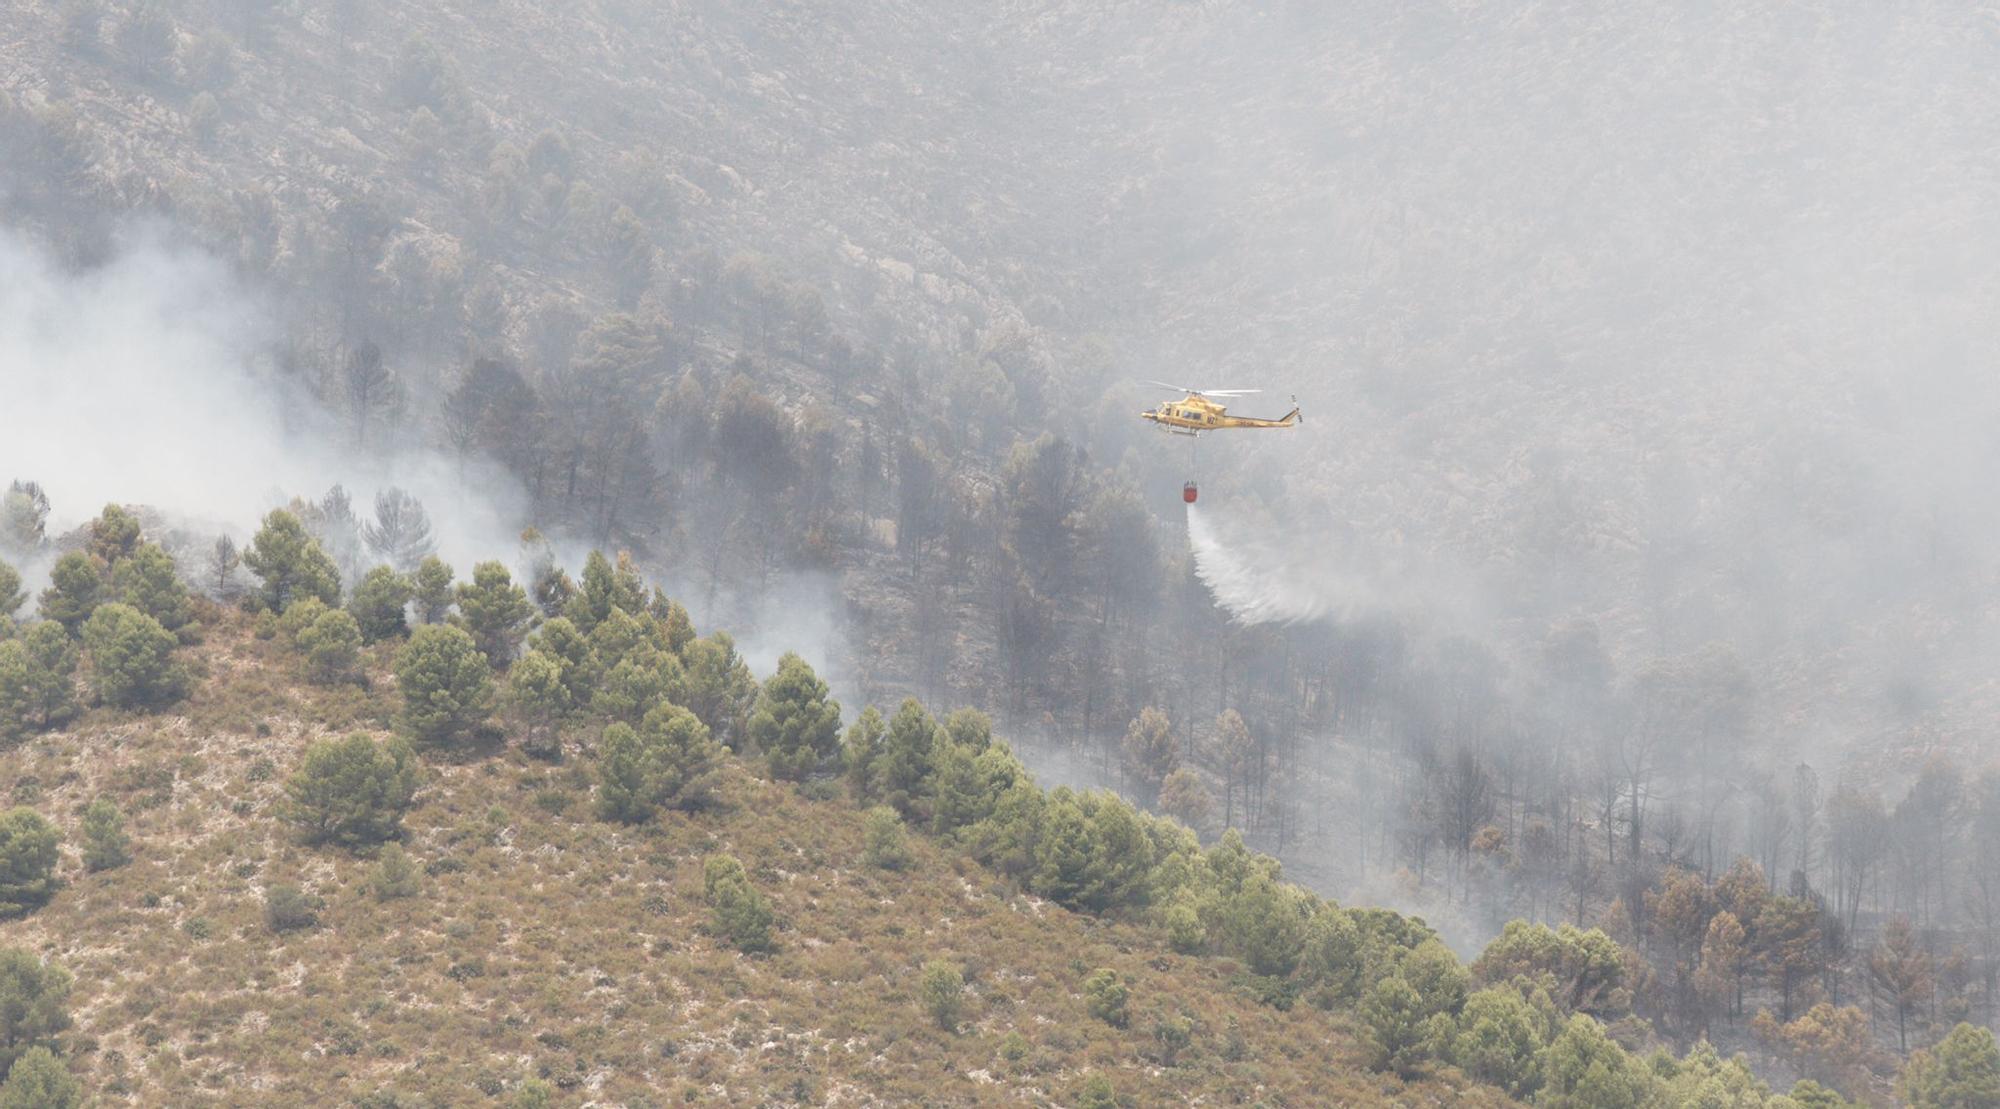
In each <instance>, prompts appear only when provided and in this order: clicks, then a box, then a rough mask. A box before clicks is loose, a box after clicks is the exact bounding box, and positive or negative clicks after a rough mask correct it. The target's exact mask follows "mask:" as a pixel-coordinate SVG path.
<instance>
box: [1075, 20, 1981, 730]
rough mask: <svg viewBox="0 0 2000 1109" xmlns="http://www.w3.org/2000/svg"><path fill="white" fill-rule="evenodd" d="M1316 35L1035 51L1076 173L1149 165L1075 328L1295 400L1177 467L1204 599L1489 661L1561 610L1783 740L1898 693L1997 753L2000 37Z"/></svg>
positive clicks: (1113, 232) (1143, 359)
mask: <svg viewBox="0 0 2000 1109" xmlns="http://www.w3.org/2000/svg"><path fill="white" fill-rule="evenodd" d="M1391 8H1395V9H1398V10H1393V11H1392V10H1391ZM1308 13H1309V7H1308V6H1303V5H1301V6H1295V7H1293V8H1289V9H1284V10H1272V11H1265V12H1251V11H1249V10H1247V9H1246V7H1245V6H1243V5H1222V6H1219V7H1215V8H1201V9H1195V8H1186V9H1182V10H1179V11H1176V12H1175V13H1174V14H1173V15H1171V16H1169V17H1167V18H1166V24H1167V27H1166V28H1165V29H1158V30H1157V33H1159V35H1160V37H1161V40H1162V41H1163V42H1164V43H1168V44H1171V45H1167V46H1163V47H1161V48H1159V49H1152V50H1148V51H1146V52H1145V53H1144V54H1143V55H1130V54H1121V53H1118V52H1116V51H1114V50H1111V49H1110V48H1109V44H1111V43H1113V42H1115V41H1117V40H1118V39H1119V38H1120V37H1121V36H1123V35H1126V34H1130V33H1134V32H1135V30H1136V28H1135V27H1134V25H1133V24H1131V23H1114V24H1112V25H1110V26H1107V27H1104V28H1101V29H1100V31H1099V33H1098V35H1097V37H1096V38H1095V39H1093V40H1091V41H1093V42H1095V43H1096V45H1097V46H1100V47H1104V48H1105V53H1104V54H1102V55H1095V56H1094V55H1093V53H1092V49H1091V48H1090V47H1089V46H1088V45H1084V46H1079V47H1078V48H1076V49H1074V50H1069V51H1064V50H1062V48H1060V47H1058V46H1056V45H1053V44H1051V45H1050V49H1051V50H1054V51H1057V52H1058V53H1059V54H1060V55H1061V56H1064V57H1065V58H1067V59H1068V61H1069V62H1070V64H1072V65H1074V66H1075V70H1074V72H1073V73H1072V74H1071V76H1072V78H1073V79H1074V82H1075V85H1076V86H1077V87H1079V88H1080V87H1084V86H1085V85H1087V86H1088V87H1089V88H1090V90H1091V91H1090V93H1089V95H1088V97H1087V98H1085V99H1084V100H1083V101H1081V103H1084V104H1087V105H1088V108H1087V109H1085V110H1077V111H1076V115H1077V117H1078V118H1079V119H1081V120H1082V123H1081V124H1080V126H1079V127H1078V128H1076V129H1075V130H1076V131H1077V132H1078V133H1079V134H1080V135H1081V136H1082V141H1081V142H1080V143H1079V144H1078V146H1077V147H1075V148H1073V149H1071V151H1070V153H1071V154H1072V155H1073V156H1075V157H1076V158H1078V159H1080V160H1083V161H1086V162H1088V161H1089V160H1090V159H1091V158H1092V155H1090V154H1089V153H1087V152H1086V150H1085V148H1086V147H1088V146H1091V145H1093V144H1095V145H1097V146H1098V147H1099V148H1100V149H1101V150H1102V151H1104V153H1103V154H1102V155H1101V156H1100V157H1101V158H1103V159H1112V160H1116V161H1119V162H1121V163H1123V164H1126V165H1130V166H1144V167H1148V168H1147V169H1146V170H1141V171H1135V179H1134V181H1133V184H1132V187H1130V188H1129V189H1127V190H1125V191H1123V192H1121V193H1119V194H1118V195H1116V196H1115V197H1111V198H1106V199H1104V200H1103V201H1102V204H1103V211H1102V212H1101V219H1102V221H1103V222H1102V224H1101V227H1102V229H1103V230H1102V233H1101V234H1100V235H1099V236H1098V237H1096V238H1094V239H1092V240H1090V241H1091V243H1092V245H1093V247H1096V248H1099V250H1098V253H1096V254H1094V255H1092V254H1084V253H1082V252H1079V254H1078V256H1077V261H1076V267H1077V271H1078V272H1079V273H1082V274H1086V275H1087V276H1086V277H1084V278H1083V279H1081V280H1080V282H1079V286H1080V288H1081V289H1083V290H1091V289H1104V290H1119V291H1120V292H1121V295H1120V296H1118V297H1111V296H1107V297H1106V298H1105V301H1104V303H1102V304H1101V305H1099V306H1098V310H1097V311H1096V312H1095V313H1094V314H1093V315H1092V316H1091V317H1090V319H1091V321H1092V323H1093V324H1094V325H1095V326H1097V327H1100V328H1102V329H1103V330H1104V331H1105V332H1106V333H1107V334H1110V335H1112V336H1114V337H1115V340H1114V343H1113V345H1114V347H1115V348H1116V349H1118V350H1119V351H1120V352H1121V353H1120V358H1121V360H1122V361H1124V362H1125V363H1127V364H1129V365H1131V366H1132V367H1133V368H1134V374H1133V376H1135V377H1151V376H1167V377H1170V378H1183V377H1186V378H1199V379H1200V380H1199V381H1198V384H1203V385H1209V386H1213V387H1218V388H1219V387H1237V386H1262V387H1264V388H1265V389H1266V390H1267V392H1269V391H1270V390H1271V389H1273V388H1276V389H1279V390H1284V391H1296V392H1297V393H1298V395H1299V400H1300V402H1301V403H1302V404H1303V405H1304V408H1305V412H1306V413H1307V416H1308V422H1307V423H1306V425H1305V426H1304V427H1303V428H1301V429H1300V430H1299V431H1298V432H1296V433H1285V434H1287V435H1292V436H1294V437H1295V438H1296V440H1297V442H1296V443H1284V444H1279V443H1274V442H1271V441H1266V440H1263V439H1253V438H1238V439H1230V438H1229V437H1228V436H1226V435H1218V436H1214V437H1211V438H1212V440H1213V441H1214V442H1215V444H1216V445H1214V446H1207V445H1204V447H1203V452H1202V457H1203V460H1204V464H1203V467H1202V469H1203V471H1204V472H1203V473H1201V474H1200V475H1199V476H1200V477H1202V479H1203V487H1202V504H1201V511H1200V513H1197V514H1191V515H1190V518H1189V529H1190V530H1189V534H1190V539H1191V544H1192V550H1193V554H1194V556H1195V558H1196V561H1197V565H1198V566H1199V568H1200V569H1201V571H1202V575H1203V578H1204V580H1206V581H1208V582H1209V584H1210V586H1211V587H1213V588H1214V589H1215V590H1216V596H1217V598H1218V600H1219V601H1221V602H1222V603H1223V604H1224V605H1225V606H1226V607H1228V608H1230V609H1231V610H1232V611H1233V612H1235V613H1237V614H1238V616H1239V618H1244V619H1251V620H1274V621H1279V622H1285V621H1295V620H1298V619H1301V618H1305V617H1314V618H1334V617H1337V616H1341V615H1343V614H1345V615H1352V614H1355V613H1357V612H1366V611H1369V610H1370V609H1378V610H1389V611H1394V612H1398V613H1400V614H1404V615H1406V616H1408V615H1415V614H1417V613H1421V614H1422V618H1421V620H1420V622H1421V623H1425V624H1428V625H1429V626H1430V627H1432V628H1433V629H1435V630H1440V631H1442V632H1445V633H1447V634H1468V635H1474V636H1476V637H1477V638H1479V639H1481V640H1483V641H1487V642H1490V643H1491V644H1493V645H1494V648H1495V650H1496V653H1498V654H1499V655H1500V656H1501V657H1502V658H1503V659H1506V660H1508V661H1509V663H1510V665H1511V667H1512V669H1513V670H1514V671H1515V672H1516V676H1517V677H1519V676H1520V674H1521V672H1522V671H1527V670H1532V669H1533V666H1534V663H1533V661H1532V660H1533V658H1534V653H1535V651H1536V650H1537V649H1538V644H1539V641H1540V638H1541V637H1542V636H1543V635H1544V634H1546V632H1547V631H1548V629H1549V628H1550V627H1551V626H1552V625H1555V624H1558V623H1560V622H1562V621H1565V620H1569V619H1575V618H1587V619H1590V620H1592V621H1594V622H1595V623H1596V624H1597V625H1598V626H1599V627H1600V629H1601V631H1602V633H1603V635H1604V639H1605V643H1606V645H1607V647H1608V648H1609V649H1610V650H1611V651H1612V652H1613V654H1614V657H1615V658H1616V659H1617V661H1618V662H1619V663H1620V665H1621V668H1622V669H1624V670H1626V671H1627V672H1629V671H1630V670H1631V669H1633V668H1635V667H1637V666H1639V665H1642V664H1643V663H1644V662H1645V661H1647V660H1648V659H1651V658H1654V657H1658V656H1663V655H1675V654H1682V653H1686V652H1691V651H1695V650H1699V649H1701V648H1702V647H1704V646H1705V645H1708V644H1711V643H1718V642H1719V643H1724V644H1727V645H1728V646H1729V647H1731V648H1732V649H1734V650H1735V651H1737V652H1738V653H1739V654H1740V655H1742V656H1743V657H1744V658H1745V659H1746V660H1749V661H1750V662H1751V663H1752V664H1753V665H1754V666H1756V667H1757V668H1758V669H1759V671H1760V673H1761V675H1762V676H1763V678H1764V679H1765V683H1764V685H1765V689H1766V692H1767V693H1768V695H1769V698H1768V704H1769V706H1770V707H1771V708H1772V709H1773V713H1772V719H1774V720H1775V719H1784V720H1785V721H1786V730H1787V731H1788V732H1789V733H1790V738H1791V739H1794V740H1799V739H1803V740H1806V741H1807V744H1806V746H1807V747H1809V748H1812V749H1816V750H1820V751H1823V752H1826V753H1828V754H1832V753H1834V752H1833V751H1831V750H1829V748H1836V747H1845V746H1848V745H1850V744H1858V745H1860V746H1862V747H1864V748H1869V749H1873V748H1875V747H1877V746H1879V744H1880V742H1882V741H1883V740H1885V739H1889V738H1898V737H1901V736H1903V735H1905V734H1906V733H1907V732H1908V731H1909V729H1910V727H1911V725H1912V724H1913V723H1914V722H1915V721H1914V719H1913V718H1912V716H1911V715H1910V711H1909V710H1910V709H1911V708H1912V707H1913V706H1914V707H1916V708H1917V709H1918V710H1919V711H1918V712H1917V715H1918V716H1921V717H1922V720H1923V726H1924V728H1925V729H1926V734H1928V735H1931V736H1933V737H1935V738H1941V739H1943V740H1945V741H1947V742H1951V743H1957V744H1963V745H1968V746H1971V747H1973V748H1974V749H1982V750H1986V751H1989V752H1990V751H1991V750H1992V747H1991V745H1990V736H1988V735H1987V734H1986V733H1987V732H1988V729H1987V728H1986V725H1985V723H1984V721H1986V720H1987V719H1990V716H1991V710H1992V707H1993V704H1994V694H1995V692H1996V689H1995V686H1994V682H1993V679H1992V678H1990V677H1989V675H1992V674H1994V673H1996V672H2000V620H1996V611H1995V607H1994V599H1993V598H1994V585H1995V583H1996V581H2000V561H1997V560H1996V555H1995V552H1996V550H2000V498H1996V497H1995V496H1994V495H1993V490H1992V484H1993V481H1994V478H1995V476H1996V475H2000V439H1996V437H1995V436H1994V435H1993V433H1992V428H1993V427H1994V426H1995V422H1996V420H2000V371H1996V365H2000V362H1996V358H2000V314H1996V313H1995V312H1994V311H1993V306H1994V305H1995V304H2000V261H1996V259H2000V208H1996V207H1995V206H1994V205H1993V203H1992V198H1993V197H1994V196H1995V195H2000V167H1996V164H1995V162H1994V152H1995V151H1996V150H2000V122H1996V121H2000V83H1997V82H1996V80H1995V73H1996V72H2000V66H1996V64H1995V63H1996V61H2000V55H1996V45H2000V31H1997V30H1996V27H1995V24H1994V22H1993V19H1992V15H1991V13H1990V12H1983V13H1982V12H1977V11H1975V10H1973V9H1971V8H1968V7H1961V6H1956V5H1936V6H1927V7H1915V8H1898V9H1896V10H1895V12H1894V13H1893V14H1891V13H1890V12H1889V11H1888V10H1876V9H1871V10H1866V11H1864V10H1862V9H1856V8H1852V7H1847V6H1841V5H1802V6H1797V7H1794V8H1787V9H1786V10H1785V12H1784V13H1783V14H1778V13H1775V12H1763V13H1751V12H1738V11H1728V10H1721V9H1717V10H1702V9H1692V8H1687V7H1685V6H1681V5H1654V4H1636V5H1619V6H1617V7H1616V8H1603V9H1592V10H1581V9H1579V10H1559V9H1549V8H1539V9H1534V10H1532V11H1525V12H1520V11H1513V10H1511V9H1504V8H1502V9H1465V10H1456V11H1446V10H1441V9H1439V10H1433V9H1424V10H1422V11H1418V10H1416V9H1402V8H1401V6H1373V7H1369V8H1367V10H1362V11H1355V12H1351V13H1349V14H1348V17H1346V18H1337V19H1336V18H1325V19H1322V18H1315V17H1313V16H1311V15H1309V14H1308ZM1137 18H1138V17H1136V16H1135V17H1134V19H1135V20H1136V19H1137ZM1084 74H1090V75H1091V77H1092V78H1093V79H1092V80H1090V81H1088V82H1086V81H1085V80H1084V77H1083V75H1084ZM1068 107H1069V108H1070V109H1071V110H1076V105H1075V104H1069V105H1068ZM1065 195H1073V194H1065ZM1051 249H1052V250H1054V249H1058V248H1055V247H1053V246H1052V247H1051ZM1128 393H1130V394H1132V395H1136V390H1130V389H1128ZM1112 436H1113V438H1112V441H1111V442H1110V443H1109V444H1107V445H1106V447H1105V448H1100V449H1101V450H1102V449H1110V450H1113V451H1116V450H1119V449H1122V448H1127V447H1129V448H1131V449H1135V450H1137V451H1139V452H1141V457H1145V458H1147V459H1148V460H1149V462H1154V464H1156V465H1159V468H1160V469H1162V470H1165V469H1167V468H1168V466H1167V465H1164V464H1158V463H1157V462H1156V461H1155V460H1158V459H1161V458H1164V459H1167V460H1177V459H1178V458H1180V457H1181V452H1180V451H1178V450H1175V449H1173V448H1172V447H1171V446H1170V445H1167V446H1162V445H1161V444H1159V443H1155V442H1150V441H1148V440H1147V439H1145V438H1142V437H1141V436H1140V435H1139V434H1137V433H1128V432H1124V431H1122V430H1118V429H1114V430H1113V432H1112ZM1204 442H1205V444H1206V443H1207V442H1209V440H1205V441H1204ZM1177 476H1179V475H1177V474H1164V473H1163V474H1162V478H1163V479H1166V478H1169V477H1177ZM1204 519H1205V521H1206V522H1205V523H1204ZM1232 520H1233V521H1236V523H1228V522H1226V521H1232ZM1252 581H1255V582H1257V583H1259V585H1258V588H1257V589H1256V590H1254V591H1253V592H1252V593H1246V592H1245V589H1246V584H1247V583H1249V582H1252ZM1413 606H1414V611H1413Z"/></svg>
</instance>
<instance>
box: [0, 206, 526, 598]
mask: <svg viewBox="0 0 2000 1109" xmlns="http://www.w3.org/2000/svg"><path fill="white" fill-rule="evenodd" d="M280 335H281V331H280V329H279V324H278V321H277V319H276V317H275V316H274V315H273V313H272V311H271V309H270V307H269V306H268V305H267V304H265V303H264V302H262V301H261V300H260V299H259V298H258V297H257V296H256V294H255V293H254V292H253V291H251V290H249V289H246V288H244V287H243V286H242V285H241V284H240V283H239V282H237V281H236V280H235V279H234V278H233V277H232V276H231V274H230V272H229V269H228V267H227V266H225V265H224V264H223V263H222V262H220V261H218V260H216V259H215V258H213V257H210V256H208V255H206V254H204V253H202V252H200V251H198V250H193V249H188V248H183V247H176V246H171V245H168V244H166V243H165V242H163V241H162V240H160V239H159V238H156V237H149V236H146V235H139V236H137V237H135V238H134V239H132V240H131V241H129V242H127V243H126V244H125V245H124V247H123V249H121V250H120V251H119V252H118V253H117V254H116V256H115V257H114V258H113V259H112V260H111V261H110V262H108V263H107V264H105V265H103V266H100V267H97V268H94V269H90V270H88V271H85V272H80V273H77V272H65V271H64V270H63V269H61V268H60V267H58V266H57V265H56V263H55V262H54V261H53V260H52V259H51V258H50V257H49V256H48V255H47V254H46V253H45V252H43V251H40V250H38V249H36V248H35V247H34V246H32V245H30V244H28V243H27V242H25V241H23V240H22V239H21V238H19V237H18V236H15V235H11V234H7V233H4V232H0V392H4V395H5V396H6V397H7V398H8V404H7V408H6V410H5V411H4V413H3V414H0V474H5V475H7V476H8V477H10V478H20V479H30V480H35V481H39V482H40V483H41V485H42V487H43V488H44V489H45V490H46V491H47V492H48V495H49V502H50V506H51V513H50V516H51V518H50V532H51V534H59V533H61V532H64V531H67V530H69V529H70V528H73V527H75V526H77V525H79V524H81V523H83V522H84V521H86V520H88V519H90V518H91V517H93V516H95V515H96V514H97V512H98V511H99V510H100V509H102V508H103V506H104V505H106V504H109V503H118V504H140V505H146V506H148V507H151V508H154V509H157V510H158V511H160V512H162V513H165V514H167V515H168V516H169V517H171V518H174V519H176V520H178V521H181V522H183V523H185V524H186V525H188V526H190V527H194V528H201V529H205V530H215V531H224V532H229V533H232V534H235V535H238V536H239V537H241V536H243V535H246V534H247V533H248V531H249V530H250V529H252V528H254V526H255V524H256V522H257V520H258V519H259V518H260V517H261V516H262V515H263V514H264V513H265V512H267V511H269V510H270V509H271V508H274V507H279V506H282V505H284V504H285V503H287V502H288V501H290V500H291V499H292V498H293V497H294V496H304V497H318V496H319V495H321V494H322V493H324V492H325V491H326V490H327V489H328V488H330V487H331V486H332V485H334V484H336V483H339V484H342V485H344V486H345V487H346V488H347V490H348V492H349V494H350V495H352V496H353V498H354V502H355V506H356V511H357V512H359V513H363V514H366V513H367V512H368V511H369V506H370V505H371V504H372V502H373V498H374V495H375V493H376V491H378V490H379V489H382V488H385V487H388V486H392V485H393V486H398V487H401V488H403V489H406V490H408V491H409V492H411V493H412V494H414V495H415V496H416V497H417V499H418V500H419V501H421V502H422V503H423V504H424V506H425V508H426V510H427V511H428V513H429V514H430V518H431V523H432V528H433V533H434V535H435V537H436V539H437V542H438V549H439V553H440V554H441V555H443V556H444V557H445V558H446V559H447V560H448V561H454V562H455V563H456V564H457V565H459V566H461V567H464V566H468V565H470V564H471V563H472V562H473V561H476V560H479V559H487V558H496V557H497V558H501V559H510V558H512V557H513V554H514V550H515V547H516V545H517V543H516V538H515V537H516V534H517V533H518V531H519V528H520V526H521V522H520V509H519V499H518V496H517V495H515V494H514V493H513V492H512V490H511V488H510V486H511V483H510V482H508V481H507V480H506V479H505V478H504V476H503V475H501V474H500V473H499V472H498V471H497V470H495V469H492V468H489V467H486V466H484V465H482V464H480V463H479V462H478V461H477V460H471V461H469V462H468V463H466V465H465V467H464V468H463V470H462V468H461V465H460V463H459V462H458V461H457V460H455V459H451V458H448V457H446V456H444V455H442V454H441V453H438V452H434V451H428V450H423V449H396V450H389V451H380V450H360V449H356V448H353V447H351V446H350V445H349V444H350V443H351V439H350V438H349V437H348V436H347V435H346V434H345V432H344V431H343V429H341V428H340V427H339V426H338V425H337V423H336V421H335V420H334V419H333V418H332V417H331V416H330V415H329V414H328V413H327V412H325V411H324V410H323V409H322V408H321V407H320V406H319V404H318V403H317V402H316V401H315V400H313V399H312V398H311V397H310V396H307V395H305V394H304V393H303V391H302V390H300V389H298V388H296V387H295V386H293V385H291V384H290V383H287V382H283V381H280V380H278V379H277V378H275V377H274V376H273V375H272V374H271V372H270V371H269V365H270V356H271V351H272V349H273V347H274V344H275V343H276V341H277V340H278V338H279V336H280ZM462 474H463V476H461V475H462Z"/></svg>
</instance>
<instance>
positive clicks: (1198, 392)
mask: <svg viewBox="0 0 2000 1109" xmlns="http://www.w3.org/2000/svg"><path fill="white" fill-rule="evenodd" d="M1153 384H1155V385H1157V386H1159V387H1160V388H1162V389H1172V390H1173V391H1174V392H1176V393H1186V394H1187V395H1186V396H1184V397H1182V398H1181V399H1179V400H1176V401H1168V402H1167V403H1165V404H1162V405H1160V406H1159V407H1158V408H1149V409H1147V410H1146V411H1144V412H1141V413H1139V418H1140V419H1144V420H1151V421H1153V422H1154V423H1156V424H1158V425H1160V426H1161V427H1162V428H1164V429H1166V430H1167V431H1171V432H1173V433H1174V434H1176V435H1199V434H1201V433H1202V432H1204V431H1225V430H1228V429H1231V428H1262V427H1297V426H1298V425H1299V423H1300V422H1301V421H1302V420H1303V419H1304V417H1303V416H1300V415H1299V402H1298V398H1296V397H1294V398H1292V410H1291V411H1290V412H1287V413H1285V414H1284V415H1283V416H1280V417H1278V418H1277V419H1275V420H1266V419H1259V418H1257V417H1255V416H1231V415H1229V410H1228V409H1227V408H1226V407H1224V406H1223V405H1220V404H1217V403H1216V402H1215V400H1214V399H1213V398H1215V397H1247V396H1250V395H1252V394H1254V393H1261V392H1263V390H1261V389H1206V390H1204V389H1190V388H1188V387H1187V386H1185V385H1169V384H1167V383H1166V382H1164V381H1155V382H1153Z"/></svg>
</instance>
